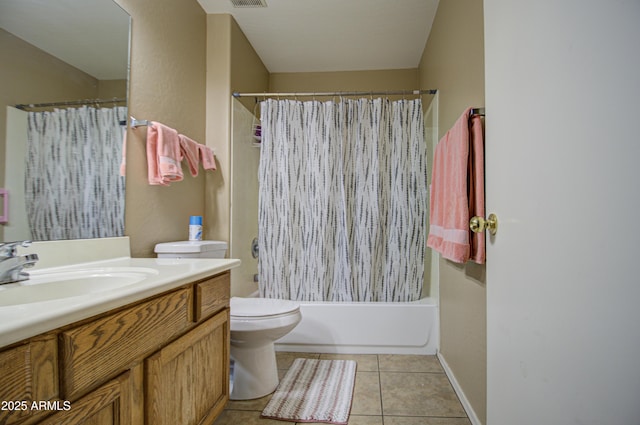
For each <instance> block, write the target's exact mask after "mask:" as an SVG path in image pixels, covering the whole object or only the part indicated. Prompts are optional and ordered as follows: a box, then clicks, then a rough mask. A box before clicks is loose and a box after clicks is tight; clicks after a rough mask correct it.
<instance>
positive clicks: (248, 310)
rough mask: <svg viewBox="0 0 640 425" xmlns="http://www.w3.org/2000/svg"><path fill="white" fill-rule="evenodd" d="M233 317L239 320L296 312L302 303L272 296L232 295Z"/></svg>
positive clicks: (276, 316) (272, 317)
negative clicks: (245, 296) (246, 296)
mask: <svg viewBox="0 0 640 425" xmlns="http://www.w3.org/2000/svg"><path fill="white" fill-rule="evenodd" d="M230 305H231V318H233V319H238V320H264V319H274V318H278V317H283V316H288V315H291V314H296V313H298V312H299V311H300V304H299V303H298V302H296V301H290V300H280V299H272V298H242V297H231V300H230Z"/></svg>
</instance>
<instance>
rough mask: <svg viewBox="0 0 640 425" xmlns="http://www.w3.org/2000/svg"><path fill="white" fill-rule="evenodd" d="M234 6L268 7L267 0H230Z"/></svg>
mask: <svg viewBox="0 0 640 425" xmlns="http://www.w3.org/2000/svg"><path fill="white" fill-rule="evenodd" d="M230 1H231V4H232V5H233V7H267V0H230Z"/></svg>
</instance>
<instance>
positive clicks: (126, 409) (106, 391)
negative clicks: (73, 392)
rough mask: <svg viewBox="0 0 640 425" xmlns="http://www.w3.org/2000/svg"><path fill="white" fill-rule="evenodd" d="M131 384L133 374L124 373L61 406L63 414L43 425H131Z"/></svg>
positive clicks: (58, 414)
mask: <svg viewBox="0 0 640 425" xmlns="http://www.w3.org/2000/svg"><path fill="white" fill-rule="evenodd" d="M132 382H133V381H132V379H131V373H130V372H125V373H123V374H122V375H120V376H119V377H117V378H116V379H114V380H112V381H110V382H107V383H106V384H104V385H102V386H101V387H99V388H98V389H96V390H94V391H92V392H90V393H89V394H87V395H85V396H84V397H82V398H81V399H79V400H76V401H74V402H73V403H71V402H68V401H66V402H65V404H63V403H61V406H62V408H61V409H60V410H61V411H60V412H59V413H56V414H55V415H53V416H51V417H49V418H47V419H46V420H45V421H43V422H41V423H40V425H60V424H65V425H116V424H122V425H125V424H131V423H133V421H134V416H133V408H134V405H133V400H134V399H133V388H132Z"/></svg>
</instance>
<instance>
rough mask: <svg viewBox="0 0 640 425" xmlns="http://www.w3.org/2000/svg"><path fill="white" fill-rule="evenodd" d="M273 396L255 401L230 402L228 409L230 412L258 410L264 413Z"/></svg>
mask: <svg viewBox="0 0 640 425" xmlns="http://www.w3.org/2000/svg"><path fill="white" fill-rule="evenodd" d="M271 396H272V394H269V395H267V396H264V397H261V398H255V399H253V400H229V402H228V403H227V406H226V409H228V410H258V411H260V412H262V411H263V410H264V408H265V406H266V405H267V403H269V400H271Z"/></svg>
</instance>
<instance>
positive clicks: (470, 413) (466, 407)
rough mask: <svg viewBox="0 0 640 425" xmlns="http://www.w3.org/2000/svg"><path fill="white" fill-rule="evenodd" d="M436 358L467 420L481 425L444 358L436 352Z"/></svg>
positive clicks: (475, 424) (474, 424)
mask: <svg viewBox="0 0 640 425" xmlns="http://www.w3.org/2000/svg"><path fill="white" fill-rule="evenodd" d="M436 356H437V357H438V360H439V361H440V364H441V365H442V368H443V369H444V373H445V374H446V375H447V377H448V378H449V381H450V382H451V386H452V387H453V390H454V391H455V392H456V394H457V395H458V398H459V399H460V403H462V407H463V408H464V410H465V412H467V416H468V417H469V420H470V421H471V423H472V424H473V425H482V422H480V419H478V415H476V412H475V411H474V410H473V407H471V403H469V400H467V397H466V396H465V394H464V391H462V388H461V387H460V384H458V381H457V380H456V377H455V375H454V374H453V371H452V370H451V368H450V367H449V365H448V364H447V362H446V360H445V359H444V357H443V356H442V355H441V354H440V351H438V353H437V354H436Z"/></svg>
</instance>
